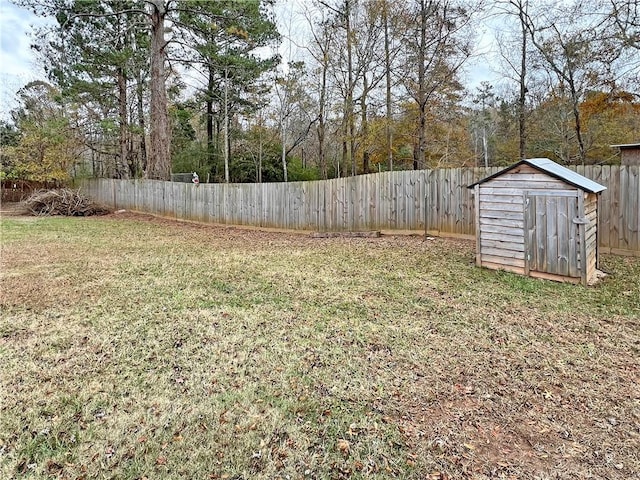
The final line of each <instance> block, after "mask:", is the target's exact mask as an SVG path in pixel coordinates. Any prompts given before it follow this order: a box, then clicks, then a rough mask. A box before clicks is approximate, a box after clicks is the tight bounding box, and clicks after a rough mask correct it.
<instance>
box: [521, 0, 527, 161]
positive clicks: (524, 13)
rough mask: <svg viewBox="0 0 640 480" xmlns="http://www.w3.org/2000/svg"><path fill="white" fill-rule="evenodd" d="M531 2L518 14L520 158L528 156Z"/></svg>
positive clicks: (525, 4)
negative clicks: (519, 46) (520, 47)
mask: <svg viewBox="0 0 640 480" xmlns="http://www.w3.org/2000/svg"><path fill="white" fill-rule="evenodd" d="M528 5H529V2H528V1H527V0H525V2H524V5H523V4H522V3H521V4H520V5H519V7H520V9H519V12H518V16H519V18H520V26H521V28H522V51H521V55H520V62H521V63H520V97H519V98H518V134H519V138H520V142H519V150H520V159H521V160H522V159H524V158H526V149H527V128H526V115H525V106H526V94H527V83H526V81H527V24H526V19H527V10H528Z"/></svg>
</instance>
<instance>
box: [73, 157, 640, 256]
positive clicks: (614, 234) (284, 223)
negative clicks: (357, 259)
mask: <svg viewBox="0 0 640 480" xmlns="http://www.w3.org/2000/svg"><path fill="white" fill-rule="evenodd" d="M575 170H576V171H577V172H578V173H580V174H582V175H585V176H586V177H588V178H591V179H592V180H595V181H596V182H598V183H601V184H602V185H604V186H606V187H607V190H605V191H604V192H603V193H602V194H601V195H600V203H599V212H600V223H599V229H598V235H599V244H600V247H601V251H602V252H605V253H607V252H611V253H620V254H629V255H634V254H635V255H640V235H639V232H638V231H639V227H640V167H638V166H623V167H619V166H587V167H577V168H575ZM497 171H499V168H497V167H491V168H486V169H485V168H454V169H438V170H418V171H398V172H383V173H376V174H369V175H360V176H356V177H348V178H338V179H333V180H326V181H313V182H290V183H263V184H202V183H201V184H200V185H199V186H195V185H193V184H190V183H176V182H162V181H157V180H111V179H94V180H87V181H86V182H85V183H84V184H83V188H84V190H85V191H86V192H87V193H88V194H89V195H90V196H92V197H93V198H95V199H96V200H98V201H100V202H103V203H106V204H107V205H110V206H112V207H113V208H115V209H129V210H135V211H140V212H147V213H153V214H157V215H162V216H166V217H174V218H178V219H184V220H196V221H201V222H209V223H219V224H229V225H251V226H256V227H265V228H278V229H290V230H307V231H338V232H339V231H367V230H383V231H394V230H395V231H419V232H425V231H426V232H427V233H429V234H432V235H446V236H460V237H473V236H474V235H475V218H474V215H475V212H474V208H473V195H472V191H471V190H470V189H467V188H466V187H467V185H469V184H471V183H473V182H475V181H477V180H479V179H481V178H484V177H485V176H487V175H491V174H493V173H495V172H497Z"/></svg>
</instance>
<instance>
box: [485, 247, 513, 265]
mask: <svg viewBox="0 0 640 480" xmlns="http://www.w3.org/2000/svg"><path fill="white" fill-rule="evenodd" d="M480 249H481V250H480V251H481V253H482V258H483V260H484V259H485V258H486V256H487V255H493V256H496V257H502V258H517V259H519V260H522V261H523V262H524V252H523V251H522V250H519V251H517V250H504V249H501V248H492V247H485V246H484V245H480Z"/></svg>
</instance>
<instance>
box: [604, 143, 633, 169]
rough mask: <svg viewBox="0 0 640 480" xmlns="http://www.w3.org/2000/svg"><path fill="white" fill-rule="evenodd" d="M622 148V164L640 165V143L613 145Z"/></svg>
mask: <svg viewBox="0 0 640 480" xmlns="http://www.w3.org/2000/svg"><path fill="white" fill-rule="evenodd" d="M611 147H612V148H617V149H619V150H620V165H640V143H625V144H622V145H611Z"/></svg>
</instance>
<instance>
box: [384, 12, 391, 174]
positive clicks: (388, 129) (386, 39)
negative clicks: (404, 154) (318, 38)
mask: <svg viewBox="0 0 640 480" xmlns="http://www.w3.org/2000/svg"><path fill="white" fill-rule="evenodd" d="M388 9H389V3H388V2H385V5H384V11H383V15H384V68H385V81H386V104H387V121H386V122H385V134H386V137H387V162H388V163H389V171H390V172H393V137H392V133H391V115H392V113H391V58H390V55H391V53H390V44H389V16H388V15H389V12H388Z"/></svg>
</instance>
